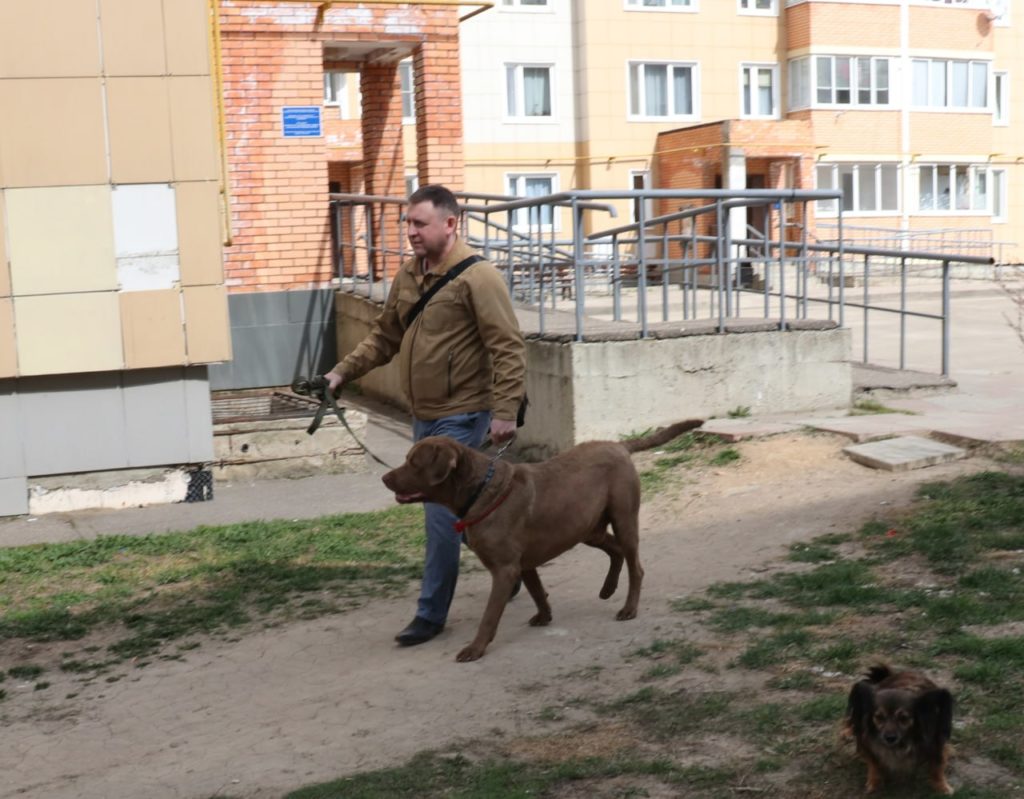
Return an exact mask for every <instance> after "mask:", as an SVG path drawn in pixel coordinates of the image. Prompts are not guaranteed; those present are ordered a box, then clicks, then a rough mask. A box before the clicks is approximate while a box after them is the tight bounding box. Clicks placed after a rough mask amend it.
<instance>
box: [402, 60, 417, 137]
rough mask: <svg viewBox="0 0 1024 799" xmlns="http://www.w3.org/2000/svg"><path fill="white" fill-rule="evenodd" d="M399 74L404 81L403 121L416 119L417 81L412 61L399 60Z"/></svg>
mask: <svg viewBox="0 0 1024 799" xmlns="http://www.w3.org/2000/svg"><path fill="white" fill-rule="evenodd" d="M398 75H399V78H400V79H401V81H402V121H403V122H415V121H416V83H415V81H413V79H412V61H410V60H408V59H407V60H405V61H400V62H398Z"/></svg>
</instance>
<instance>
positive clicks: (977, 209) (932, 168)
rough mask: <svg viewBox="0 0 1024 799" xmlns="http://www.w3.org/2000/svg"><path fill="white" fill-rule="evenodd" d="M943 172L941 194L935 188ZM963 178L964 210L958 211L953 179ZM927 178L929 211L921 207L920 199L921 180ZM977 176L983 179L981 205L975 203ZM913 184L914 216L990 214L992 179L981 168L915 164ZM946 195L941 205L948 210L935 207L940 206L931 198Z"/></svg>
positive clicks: (975, 166) (945, 164) (985, 167)
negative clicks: (983, 193)
mask: <svg viewBox="0 0 1024 799" xmlns="http://www.w3.org/2000/svg"><path fill="white" fill-rule="evenodd" d="M943 171H945V178H946V180H945V183H946V187H945V189H943V190H941V191H940V190H939V188H938V187H939V186H940V185H942V177H943V174H942V173H943ZM961 174H962V175H964V176H965V178H966V180H967V186H968V191H969V195H968V203H969V207H968V208H963V207H958V200H957V192H956V186H957V179H958V178H959V177H960V175H961ZM927 175H930V176H931V177H930V182H931V184H932V194H931V196H932V202H931V205H932V207H931V208H929V207H927V206H926V205H924V204H923V203H922V202H921V200H922V195H921V184H922V183H923V182H924V180H925V179H926V177H925V176H927ZM979 176H983V177H984V182H985V201H984V203H983V204H980V203H978V202H977V194H976V191H975V189H976V187H977V185H978V184H977V180H978V177H979ZM915 177H916V180H915V181H914V188H913V191H914V194H915V196H916V197H917V213H918V214H921V215H922V216H985V215H991V214H992V177H991V174H990V169H989V168H988V166H987V165H984V164H957V163H941V164H940V163H936V164H919V165H918V167H917V170H916V176H915ZM944 192H948V193H949V197H948V199H946V200H945V204H946V205H947V206H948V207H945V208H943V207H938V206H941V205H942V203H936V200H935V198H937V197H939V196H940V194H942V193H944Z"/></svg>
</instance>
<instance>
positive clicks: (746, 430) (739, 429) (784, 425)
mask: <svg viewBox="0 0 1024 799" xmlns="http://www.w3.org/2000/svg"><path fill="white" fill-rule="evenodd" d="M802 426H803V425H801V424H799V423H797V422H778V421H770V420H767V419H757V418H749V419H747V418H743V419H708V420H707V421H706V422H704V424H703V425H702V426H701V428H700V432H702V433H711V434H712V435H716V436H718V437H719V438H721V439H723V440H725V441H742V440H743V439H745V438H761V437H762V436H774V435H778V434H779V433H792V432H793V431H794V430H799V429H800V428H801V427H802Z"/></svg>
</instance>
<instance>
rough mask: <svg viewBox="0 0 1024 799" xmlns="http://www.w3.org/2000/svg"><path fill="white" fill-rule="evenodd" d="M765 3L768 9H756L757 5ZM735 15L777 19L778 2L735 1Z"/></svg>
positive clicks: (762, 0)
mask: <svg viewBox="0 0 1024 799" xmlns="http://www.w3.org/2000/svg"><path fill="white" fill-rule="evenodd" d="M760 2H767V3H768V8H758V7H757V6H758V3H760ZM737 6H738V7H737V9H736V13H737V14H749V15H750V16H754V17H777V16H778V15H779V0H737Z"/></svg>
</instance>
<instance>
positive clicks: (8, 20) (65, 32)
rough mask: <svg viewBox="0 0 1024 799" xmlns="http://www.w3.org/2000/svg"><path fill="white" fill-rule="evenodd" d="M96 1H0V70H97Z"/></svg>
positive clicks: (27, 74)
mask: <svg viewBox="0 0 1024 799" xmlns="http://www.w3.org/2000/svg"><path fill="white" fill-rule="evenodd" d="M99 71H100V47H99V35H98V33H97V30H96V3H95V0H49V1H48V2H44V3H35V2H32V3H19V2H14V0H11V1H10V2H3V3H0V75H3V76H4V77H12V78H38V77H72V76H83V75H98V74H99Z"/></svg>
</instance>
